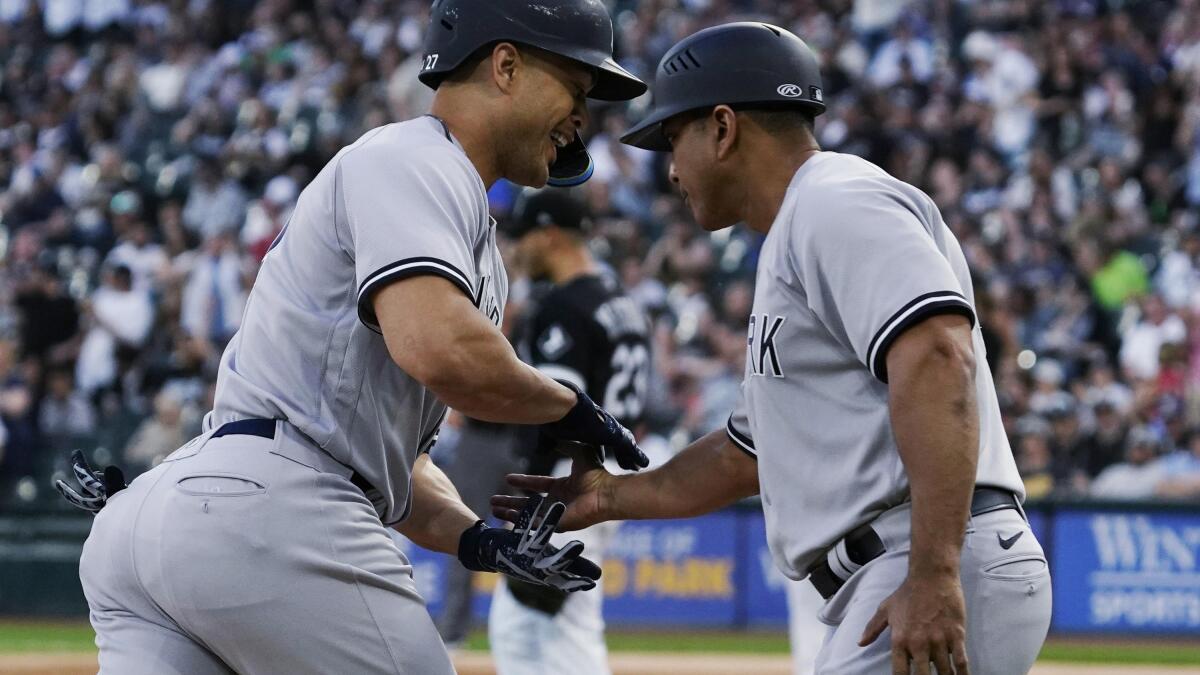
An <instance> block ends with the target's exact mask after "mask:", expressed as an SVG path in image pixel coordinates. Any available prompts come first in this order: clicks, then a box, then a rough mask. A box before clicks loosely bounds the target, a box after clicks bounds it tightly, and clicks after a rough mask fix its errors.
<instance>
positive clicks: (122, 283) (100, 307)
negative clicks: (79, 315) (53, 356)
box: [75, 265, 154, 393]
mask: <svg viewBox="0 0 1200 675" xmlns="http://www.w3.org/2000/svg"><path fill="white" fill-rule="evenodd" d="M88 318H89V321H88V323H89V328H88V330H87V333H86V334H85V335H84V338H83V344H82V345H80V348H79V361H78V363H77V365H76V369H75V379H76V382H77V383H78V386H79V387H80V389H81V390H83V391H84V392H86V393H91V392H94V391H96V390H97V389H102V388H105V387H110V386H112V385H114V384H115V383H116V380H117V377H118V376H119V374H120V372H119V371H120V368H119V366H120V362H121V361H128V360H129V358H130V356H131V354H133V353H136V351H137V349H138V348H140V347H141V346H142V345H143V344H145V342H146V338H147V337H148V336H149V334H150V327H151V325H152V322H153V320H154V307H153V305H152V304H151V302H150V297H149V295H148V294H147V293H146V292H145V291H139V290H137V289H135V288H134V287H133V274H132V272H130V271H129V268H128V267H126V266H124V265H115V266H112V267H109V268H108V269H107V270H106V271H105V273H104V282H103V285H102V286H101V287H100V288H99V289H97V290H96V292H95V293H93V294H92V298H91V301H90V303H89V306H88Z"/></svg>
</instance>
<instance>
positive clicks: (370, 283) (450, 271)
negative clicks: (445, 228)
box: [358, 257, 475, 333]
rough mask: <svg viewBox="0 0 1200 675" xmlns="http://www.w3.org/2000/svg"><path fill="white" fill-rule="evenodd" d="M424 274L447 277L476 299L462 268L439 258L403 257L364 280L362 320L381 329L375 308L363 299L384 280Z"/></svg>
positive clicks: (360, 301) (360, 291) (360, 305)
mask: <svg viewBox="0 0 1200 675" xmlns="http://www.w3.org/2000/svg"><path fill="white" fill-rule="evenodd" d="M422 274H432V275H435V276H439V277H442V278H443V279H446V280H448V281H449V282H450V283H452V284H454V285H455V286H457V287H458V289H459V290H461V291H462V292H463V294H465V295H466V296H467V297H468V298H470V299H471V301H472V302H474V300H475V294H474V293H473V292H472V291H471V284H470V282H469V281H468V280H467V279H468V278H467V275H465V274H463V272H462V270H460V269H458V268H457V267H455V266H454V265H451V264H450V263H448V262H446V261H445V260H440V259H438V258H429V257H419V258H405V259H404V260H397V261H396V262H394V263H391V264H390V265H384V266H383V267H381V268H379V269H377V270H375V271H374V272H372V273H371V274H370V276H368V277H367V278H366V279H364V280H363V282H362V285H361V286H359V288H358V318H359V320H360V321H362V322H363V325H365V326H366V327H367V328H370V329H371V330H373V331H375V332H376V333H378V332H380V330H379V323H378V320H377V318H376V316H375V311H374V310H373V309H372V308H371V307H370V306H369V303H367V302H364V301H365V300H367V299H369V298H370V297H371V293H372V292H374V291H375V290H376V289H378V288H379V287H380V286H382V285H384V284H385V283H391V282H393V281H399V280H400V279H406V278H408V277H415V276H420V275H422Z"/></svg>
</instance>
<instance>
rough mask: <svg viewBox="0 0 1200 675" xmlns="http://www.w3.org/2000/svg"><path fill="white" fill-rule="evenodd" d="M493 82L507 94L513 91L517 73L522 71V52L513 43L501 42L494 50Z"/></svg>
mask: <svg viewBox="0 0 1200 675" xmlns="http://www.w3.org/2000/svg"><path fill="white" fill-rule="evenodd" d="M491 60H492V81H493V82H495V83H496V87H497V88H498V89H499V90H500V91H502V92H504V93H505V94H507V93H509V92H511V91H512V87H513V81H514V80H515V79H516V77H517V71H519V70H520V69H521V65H522V63H523V59H522V57H521V52H520V51H518V50H517V47H516V45H514V44H513V43H511V42H501V43H500V44H498V45H496V46H495V47H493V48H492V59H491Z"/></svg>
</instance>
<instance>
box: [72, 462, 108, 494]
mask: <svg viewBox="0 0 1200 675" xmlns="http://www.w3.org/2000/svg"><path fill="white" fill-rule="evenodd" d="M71 470H72V471H73V472H74V473H75V480H77V481H79V485H80V487H82V488H83V491H84V492H86V493H88V495H89V496H91V497H103V496H104V483H101V482H100V479H99V478H96V475H95V474H94V473H92V470H91V467H89V466H88V465H87V462H86V461H85V462H83V464H74V465H72V466H71Z"/></svg>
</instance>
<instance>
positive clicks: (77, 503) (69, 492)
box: [54, 480, 104, 513]
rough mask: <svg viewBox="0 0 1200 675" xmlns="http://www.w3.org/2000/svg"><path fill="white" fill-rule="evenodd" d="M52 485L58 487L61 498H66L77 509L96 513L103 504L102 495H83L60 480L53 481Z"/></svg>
mask: <svg viewBox="0 0 1200 675" xmlns="http://www.w3.org/2000/svg"><path fill="white" fill-rule="evenodd" d="M54 487H55V488H57V489H58V493H59V494H61V495H62V496H63V499H66V500H67V501H68V502H70V504H71V506H74V507H75V508H77V509H83V510H84V511H90V512H92V513H96V512H98V511H99V510H100V508H101V507H102V506H104V499H103V498H102V497H84V496H83V495H81V494H79V493H78V492H76V491H75V490H74V488H72V487H71V486H70V485H67V484H66V483H64V482H63V481H61V480H56V481H54Z"/></svg>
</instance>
